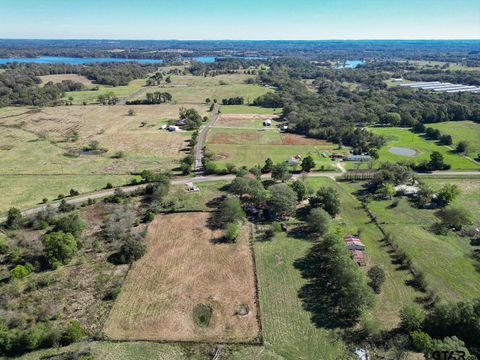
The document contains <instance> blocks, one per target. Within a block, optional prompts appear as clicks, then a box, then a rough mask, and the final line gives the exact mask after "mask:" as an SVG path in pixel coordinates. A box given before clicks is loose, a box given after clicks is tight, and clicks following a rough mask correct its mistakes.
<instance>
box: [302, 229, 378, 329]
mask: <svg viewBox="0 0 480 360" xmlns="http://www.w3.org/2000/svg"><path fill="white" fill-rule="evenodd" d="M299 265H302V268H303V270H302V276H303V277H304V278H306V279H308V280H309V282H308V284H307V285H305V286H304V287H303V288H302V290H301V296H302V297H303V298H304V304H305V306H306V308H307V310H310V311H311V312H312V315H313V316H312V320H314V321H315V323H316V324H317V325H319V326H322V325H328V326H330V327H331V326H337V325H338V326H345V325H352V324H353V323H354V322H355V321H357V320H358V318H359V316H360V315H361V314H362V313H363V312H364V311H365V310H366V309H369V308H371V307H372V306H373V305H374V303H375V296H374V293H373V291H372V289H371V288H370V287H369V286H368V285H367V283H366V281H365V277H364V275H363V274H362V272H361V271H360V270H359V268H358V266H357V265H356V264H355V263H354V262H353V261H352V259H351V258H350V254H349V253H348V250H347V249H346V247H345V243H344V241H343V239H341V238H340V237H339V236H338V234H334V233H330V234H327V235H326V236H324V237H323V239H322V240H320V241H318V242H317V243H316V244H314V246H313V247H312V248H311V250H310V251H309V253H308V254H307V255H306V257H305V258H303V259H302V260H301V263H299Z"/></svg>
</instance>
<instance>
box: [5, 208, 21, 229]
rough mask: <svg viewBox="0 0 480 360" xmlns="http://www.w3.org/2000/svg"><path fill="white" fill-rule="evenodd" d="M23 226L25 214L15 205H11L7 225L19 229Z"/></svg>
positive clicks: (8, 227)
mask: <svg viewBox="0 0 480 360" xmlns="http://www.w3.org/2000/svg"><path fill="white" fill-rule="evenodd" d="M22 226H23V215H22V212H21V211H20V210H18V209H17V208H15V207H11V208H10V209H9V210H8V214H7V220H6V221H5V227H6V228H7V229H10V230H17V229H20V228H21V227H22Z"/></svg>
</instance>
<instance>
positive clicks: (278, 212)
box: [268, 184, 297, 218]
mask: <svg viewBox="0 0 480 360" xmlns="http://www.w3.org/2000/svg"><path fill="white" fill-rule="evenodd" d="M270 192H271V197H270V199H269V200H268V208H269V210H270V211H271V212H272V214H274V215H275V216H276V217H280V218H282V217H285V216H290V215H292V214H293V213H294V212H295V208H296V205H297V194H295V192H294V191H293V190H292V188H291V187H290V186H288V185H287V184H276V185H273V186H271V187H270Z"/></svg>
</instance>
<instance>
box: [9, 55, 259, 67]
mask: <svg viewBox="0 0 480 360" xmlns="http://www.w3.org/2000/svg"><path fill="white" fill-rule="evenodd" d="M235 58H236V59H245V60H265V59H266V58H264V57H258V56H244V57H235ZM215 59H224V58H223V57H216V56H197V57H191V58H187V57H184V58H182V60H195V61H198V62H202V63H213V62H215ZM128 61H135V62H138V63H140V64H158V63H162V62H163V60H162V59H124V58H76V57H64V56H40V57H36V58H19V57H13V58H0V64H7V63H11V62H19V63H35V64H69V65H81V64H93V63H105V62H117V63H119V62H128Z"/></svg>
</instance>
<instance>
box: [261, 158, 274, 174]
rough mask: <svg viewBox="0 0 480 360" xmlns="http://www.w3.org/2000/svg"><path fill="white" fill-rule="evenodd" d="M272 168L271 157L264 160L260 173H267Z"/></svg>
mask: <svg viewBox="0 0 480 360" xmlns="http://www.w3.org/2000/svg"><path fill="white" fill-rule="evenodd" d="M272 169H273V161H272V159H270V158H268V159H267V160H265V165H263V168H262V173H263V174H267V173H269V172H272Z"/></svg>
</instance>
